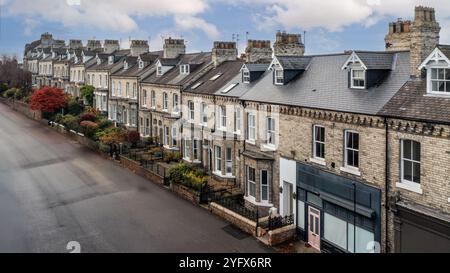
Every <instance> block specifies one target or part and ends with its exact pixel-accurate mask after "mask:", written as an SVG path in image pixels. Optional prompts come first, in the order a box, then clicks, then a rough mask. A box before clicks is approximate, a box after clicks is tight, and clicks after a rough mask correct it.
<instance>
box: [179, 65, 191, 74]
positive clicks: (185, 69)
mask: <svg viewBox="0 0 450 273" xmlns="http://www.w3.org/2000/svg"><path fill="white" fill-rule="evenodd" d="M180 74H182V75H188V74H189V65H188V64H182V65H180Z"/></svg>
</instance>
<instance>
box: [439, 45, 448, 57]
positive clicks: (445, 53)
mask: <svg viewBox="0 0 450 273" xmlns="http://www.w3.org/2000/svg"><path fill="white" fill-rule="evenodd" d="M438 48H439V50H440V51H441V52H442V53H444V55H445V56H446V57H447V58H448V59H450V45H438Z"/></svg>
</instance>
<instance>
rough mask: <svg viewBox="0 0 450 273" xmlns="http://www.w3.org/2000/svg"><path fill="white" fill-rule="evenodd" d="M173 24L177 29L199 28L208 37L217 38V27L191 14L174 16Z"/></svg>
mask: <svg viewBox="0 0 450 273" xmlns="http://www.w3.org/2000/svg"><path fill="white" fill-rule="evenodd" d="M175 25H176V28H177V29H179V30H193V29H200V30H202V31H203V32H204V33H206V34H207V35H208V36H209V37H210V38H217V37H218V36H219V30H217V27H216V26H215V25H213V24H210V23H208V22H206V21H205V20H203V19H201V18H197V17H193V16H175Z"/></svg>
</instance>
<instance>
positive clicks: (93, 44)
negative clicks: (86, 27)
mask: <svg viewBox="0 0 450 273" xmlns="http://www.w3.org/2000/svg"><path fill="white" fill-rule="evenodd" d="M86 48H87V50H89V51H94V50H97V49H100V48H102V43H101V42H100V40H88V41H87V46H86Z"/></svg>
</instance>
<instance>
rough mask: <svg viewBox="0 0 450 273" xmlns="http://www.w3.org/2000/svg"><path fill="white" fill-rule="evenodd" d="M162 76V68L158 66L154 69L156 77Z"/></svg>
mask: <svg viewBox="0 0 450 273" xmlns="http://www.w3.org/2000/svg"><path fill="white" fill-rule="evenodd" d="M162 74H163V72H162V66H161V65H158V66H157V67H156V75H158V76H162Z"/></svg>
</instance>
